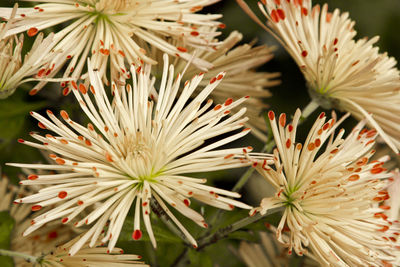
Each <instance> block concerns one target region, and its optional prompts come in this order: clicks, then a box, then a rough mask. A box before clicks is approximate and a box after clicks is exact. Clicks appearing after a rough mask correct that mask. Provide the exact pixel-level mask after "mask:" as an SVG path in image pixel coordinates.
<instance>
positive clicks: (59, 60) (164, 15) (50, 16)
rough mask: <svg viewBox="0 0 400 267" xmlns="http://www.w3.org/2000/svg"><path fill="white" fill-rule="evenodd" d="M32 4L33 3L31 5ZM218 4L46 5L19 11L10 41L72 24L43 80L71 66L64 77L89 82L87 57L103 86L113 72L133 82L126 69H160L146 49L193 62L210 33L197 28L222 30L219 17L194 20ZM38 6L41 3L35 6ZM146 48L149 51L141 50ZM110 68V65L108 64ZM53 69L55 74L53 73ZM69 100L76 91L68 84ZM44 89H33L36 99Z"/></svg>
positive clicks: (124, 0) (60, 36) (2, 12)
mask: <svg viewBox="0 0 400 267" xmlns="http://www.w3.org/2000/svg"><path fill="white" fill-rule="evenodd" d="M27 1H30V0H27ZM216 1H218V0H189V1H186V0H185V1H165V0H155V1H148V0H139V1H134V0H117V1H114V0H79V1H76V0H65V1H57V0H43V1H39V2H41V4H38V5H36V6H35V7H33V8H19V9H18V12H17V16H16V21H15V22H14V23H13V27H12V28H10V30H9V31H8V33H7V35H11V34H16V33H20V32H24V31H27V33H28V35H29V36H33V35H35V34H36V33H37V32H38V31H40V30H43V29H47V28H49V27H52V26H55V25H58V24H61V23H68V24H67V25H65V28H63V29H62V30H60V31H58V32H56V33H55V35H54V40H55V42H56V45H55V46H54V49H55V50H57V51H62V52H61V53H59V54H58V55H56V56H55V57H53V58H52V60H51V61H50V62H49V65H48V67H47V68H43V69H41V70H39V73H38V74H40V75H41V76H42V77H43V78H45V77H52V76H53V75H55V74H56V73H57V72H58V71H59V70H60V68H61V67H62V66H63V65H64V64H66V63H67V68H66V70H65V73H64V76H63V77H73V78H74V79H80V78H86V77H87V74H84V75H83V76H81V74H82V70H83V67H84V66H85V63H86V58H87V56H90V57H91V59H92V64H93V66H94V67H95V68H97V69H98V70H99V73H100V75H101V76H102V79H103V82H107V81H108V80H107V74H106V70H107V67H108V65H109V66H110V69H111V79H112V81H116V80H118V79H120V78H121V76H123V78H122V79H124V78H127V77H129V73H128V69H127V68H126V67H125V63H128V64H132V63H135V64H136V65H141V64H142V63H143V62H146V63H151V64H156V63H157V61H155V60H154V59H152V58H151V57H149V56H147V55H146V50H145V48H146V47H147V45H150V46H154V47H157V48H159V49H160V50H162V51H163V52H165V53H168V54H170V55H172V56H176V57H182V58H184V59H186V60H189V59H191V58H192V56H191V55H190V54H189V53H187V47H190V46H193V45H194V46H202V45H204V41H203V40H202V38H201V37H203V36H207V35H209V34H216V33H210V32H202V31H197V30H196V29H195V28H196V27H197V26H203V25H208V26H218V25H222V24H221V23H219V22H217V21H216V20H215V19H218V18H220V17H221V15H218V14H195V12H197V11H199V10H201V9H202V6H206V5H211V4H213V3H215V2H216ZM35 2H36V1H35ZM9 13H10V9H7V8H3V9H0V16H3V17H7V15H8V14H9ZM164 37H167V38H173V39H182V40H183V41H184V43H185V47H182V46H179V47H175V46H173V45H171V44H170V43H168V42H166V41H165V40H164V39H163V38H164ZM142 46H144V47H142ZM108 62H109V64H107V63H108ZM192 63H193V64H195V65H197V66H199V67H200V68H202V69H207V68H210V67H211V66H212V65H211V64H210V63H208V62H206V61H204V60H200V59H198V58H194V59H193V60H192ZM53 64H55V65H56V68H54V69H52V70H51V72H49V71H48V68H51V66H53ZM62 85H64V86H67V87H66V89H64V90H65V94H67V93H68V92H69V89H71V87H70V86H68V84H67V83H64V84H62ZM38 89H39V88H36V87H35V88H34V89H33V90H32V93H35V92H37V90H38Z"/></svg>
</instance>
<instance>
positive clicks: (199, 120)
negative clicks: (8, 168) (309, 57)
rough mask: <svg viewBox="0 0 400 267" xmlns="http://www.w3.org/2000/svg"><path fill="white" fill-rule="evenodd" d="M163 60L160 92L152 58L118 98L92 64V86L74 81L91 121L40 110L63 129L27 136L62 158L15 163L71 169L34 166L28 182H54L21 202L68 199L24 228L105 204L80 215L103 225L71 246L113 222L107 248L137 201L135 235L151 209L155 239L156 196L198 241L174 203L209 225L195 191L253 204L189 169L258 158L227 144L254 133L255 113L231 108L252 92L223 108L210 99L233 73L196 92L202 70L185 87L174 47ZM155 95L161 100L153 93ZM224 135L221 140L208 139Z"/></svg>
mask: <svg viewBox="0 0 400 267" xmlns="http://www.w3.org/2000/svg"><path fill="white" fill-rule="evenodd" d="M164 60H165V61H164V73H163V77H162V80H161V84H160V87H159V88H160V89H159V91H158V92H159V93H158V94H157V93H156V92H155V90H152V89H153V84H154V79H153V80H151V79H150V78H149V76H150V65H146V67H145V68H144V69H143V68H141V67H139V68H137V69H136V71H135V69H134V68H132V69H131V71H132V74H133V86H130V85H128V86H127V87H126V88H124V87H118V86H116V85H115V84H113V85H112V89H113V90H112V91H113V94H115V97H114V99H113V101H112V103H111V102H110V101H109V100H108V97H107V95H106V92H105V90H104V88H103V85H102V83H101V80H100V76H99V74H98V72H94V71H92V70H91V68H90V66H89V74H90V81H91V83H92V85H91V86H90V88H86V86H84V85H83V84H80V85H79V86H77V85H76V84H75V83H72V85H73V87H74V90H73V93H74V95H75V97H76V98H77V100H78V101H79V103H80V106H81V108H82V111H83V112H84V113H85V114H86V115H87V116H88V118H89V119H90V120H91V123H90V124H88V127H83V126H81V125H80V124H78V123H77V122H74V121H72V120H71V119H70V118H69V116H68V114H67V113H66V112H65V111H61V117H62V118H63V119H64V121H65V122H62V121H60V120H59V119H58V118H57V117H56V116H55V115H54V114H53V113H52V112H51V111H48V112H47V115H48V116H49V118H50V120H48V119H46V118H45V117H43V116H41V115H39V114H37V113H35V112H32V116H33V117H35V118H36V119H37V120H39V126H40V127H41V128H45V129H49V130H51V131H53V132H54V133H55V136H53V135H51V134H46V136H41V135H39V134H36V133H32V137H34V138H35V139H37V140H39V141H40V142H43V144H37V143H33V142H28V141H24V140H20V142H23V143H25V144H27V145H31V146H34V147H37V148H39V149H44V150H48V151H50V152H53V154H51V155H50V156H51V157H52V158H53V159H54V162H55V164H50V165H44V164H10V165H13V166H17V167H28V168H31V169H50V170H62V171H63V172H64V173H62V174H54V175H32V176H30V177H28V178H29V179H28V180H25V181H22V184H31V185H32V184H42V185H46V188H44V189H42V190H41V191H40V192H39V193H37V194H34V195H31V196H28V197H25V198H21V199H19V200H17V201H19V202H21V203H35V205H34V206H32V210H40V209H41V208H42V207H45V206H48V205H51V204H54V203H58V204H59V205H58V206H57V207H56V208H54V209H52V210H50V211H49V212H46V213H44V214H42V215H40V216H38V217H36V218H35V219H34V222H33V225H32V226H31V227H29V228H28V229H27V231H25V233H24V234H25V235H27V234H29V233H31V232H32V231H34V230H35V229H38V228H40V227H41V226H42V225H44V224H45V223H46V222H48V221H52V220H55V219H58V220H62V221H63V222H64V223H67V222H70V221H72V220H73V219H74V218H75V217H76V216H77V215H78V214H80V213H81V212H82V211H83V210H84V209H85V208H87V207H89V206H92V205H93V204H95V203H97V206H95V207H94V210H93V212H91V213H90V214H89V215H87V216H86V217H85V218H83V219H82V220H78V221H77V222H76V226H81V225H83V224H94V225H93V226H92V227H91V228H90V230H89V231H88V232H87V233H86V234H85V235H83V237H82V238H81V239H80V241H79V242H77V243H76V244H75V245H74V246H73V247H72V248H71V254H74V253H75V252H76V251H77V250H78V249H79V248H80V247H81V246H82V245H83V244H84V243H85V242H86V240H88V239H89V238H91V243H90V244H91V245H93V244H94V243H95V242H96V240H97V238H98V237H99V235H100V233H101V231H102V230H103V228H104V226H105V225H106V223H107V222H108V221H109V224H108V230H107V234H106V235H105V238H104V239H103V242H106V241H108V240H110V242H109V245H108V247H109V249H110V250H111V249H112V248H113V247H114V245H115V243H116V242H117V239H118V236H119V233H120V231H121V228H122V225H123V223H124V220H125V218H126V216H127V213H128V211H129V210H130V207H131V206H132V207H134V229H133V230H134V231H133V235H132V237H133V239H135V240H138V239H140V238H141V236H142V232H141V230H140V221H141V217H142V218H143V221H144V224H145V227H146V229H147V232H148V233H149V236H150V239H151V241H152V243H153V245H154V246H155V245H156V241H155V238H154V235H153V232H152V228H151V223H150V207H149V206H150V199H151V198H153V199H154V201H156V202H157V203H158V204H159V206H160V207H161V208H162V209H163V212H165V213H166V214H167V215H168V216H169V217H170V219H171V220H172V221H173V222H174V223H175V224H176V225H177V226H178V227H179V228H180V230H181V231H182V232H183V233H184V235H185V236H186V237H187V239H188V240H189V241H190V242H191V243H192V244H193V245H194V246H196V241H195V240H194V238H193V237H192V236H191V235H190V234H189V233H188V231H187V230H186V229H185V227H184V226H183V225H182V224H181V223H180V222H179V220H178V219H177V218H176V217H175V216H174V214H173V213H172V212H171V211H170V209H169V208H168V207H167V204H166V203H168V204H169V205H170V206H172V207H174V208H175V209H176V210H177V211H179V212H180V213H182V214H183V215H184V216H186V217H188V218H190V219H191V220H193V221H194V222H196V223H197V224H198V225H200V226H202V227H207V224H206V223H205V221H204V219H203V217H202V215H200V214H199V213H197V212H196V211H194V210H193V209H191V208H190V200H189V199H190V198H191V197H193V198H195V199H197V200H199V201H201V202H204V203H206V204H209V205H212V206H215V207H218V208H222V209H227V210H231V209H233V207H234V206H237V207H241V208H250V207H249V206H248V205H246V204H243V203H241V202H238V201H236V200H233V199H231V198H228V197H240V195H239V194H238V193H235V192H230V191H226V190H222V189H218V188H214V187H211V186H207V185H204V183H205V182H206V179H199V178H190V177H188V176H187V175H185V174H188V173H196V172H207V171H215V170H223V169H229V168H235V167H242V166H248V165H249V162H248V161H246V160H245V159H243V158H242V156H241V155H242V154H243V151H245V152H247V151H250V150H251V148H248V147H245V148H220V147H221V146H224V145H225V144H228V143H230V142H232V141H234V140H236V139H238V138H240V137H242V136H244V135H246V134H247V133H249V131H250V129H249V128H245V129H243V130H241V131H240V130H239V129H240V128H242V127H243V124H244V123H245V122H246V121H247V118H243V114H244V113H245V110H246V109H245V108H242V109H241V110H240V111H239V112H238V113H236V114H235V115H232V116H228V114H229V113H230V109H232V108H235V107H237V106H238V105H239V104H241V103H242V102H243V101H245V100H246V97H243V98H241V99H239V100H237V101H233V100H232V99H231V98H229V99H227V100H226V101H225V102H224V103H223V104H218V105H216V106H215V107H212V101H211V100H209V101H207V102H206V103H203V102H204V100H205V99H206V98H207V97H208V95H209V94H210V93H211V91H212V90H214V88H215V87H216V86H217V85H218V84H219V83H220V82H221V80H222V79H223V77H224V75H225V74H224V73H220V74H218V75H217V76H216V78H215V79H212V80H211V81H210V83H209V84H208V86H206V87H205V88H204V90H203V91H202V92H201V93H200V94H198V95H197V96H196V97H195V98H194V99H192V100H190V97H191V95H192V93H193V91H194V90H195V89H196V87H197V86H198V85H199V83H200V82H201V80H202V78H203V74H200V75H196V76H194V77H193V78H192V80H190V81H187V82H185V86H184V88H183V89H182V90H179V87H180V83H181V78H182V75H180V74H178V75H177V77H174V68H173V66H172V65H171V66H170V67H169V69H168V57H167V56H165V57H164ZM136 72H138V74H137V75H136ZM89 89H90V90H89ZM179 91H180V93H179V94H178V92H179ZM90 95H92V96H90ZM178 95H179V96H178ZM149 96H150V97H151V98H153V99H156V102H153V101H152V100H149ZM92 99H94V100H92ZM236 130H239V131H238V132H235V131H236ZM222 134H224V135H225V136H224V137H223V138H221V139H220V140H217V141H212V142H208V141H207V140H209V139H210V138H214V137H219V136H220V135H222ZM99 203H100V204H99ZM92 207H93V206H92Z"/></svg>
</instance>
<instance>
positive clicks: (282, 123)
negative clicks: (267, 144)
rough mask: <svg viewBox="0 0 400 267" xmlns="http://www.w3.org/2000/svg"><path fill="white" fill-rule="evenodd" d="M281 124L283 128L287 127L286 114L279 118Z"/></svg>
mask: <svg viewBox="0 0 400 267" xmlns="http://www.w3.org/2000/svg"><path fill="white" fill-rule="evenodd" d="M279 124H280V125H281V126H282V127H285V125H286V114H285V113H282V114H281V115H280V116H279Z"/></svg>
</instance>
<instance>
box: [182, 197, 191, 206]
mask: <svg viewBox="0 0 400 267" xmlns="http://www.w3.org/2000/svg"><path fill="white" fill-rule="evenodd" d="M183 203H184V204H185V205H186V206H187V207H189V205H190V203H189V200H188V199H186V198H185V199H184V200H183Z"/></svg>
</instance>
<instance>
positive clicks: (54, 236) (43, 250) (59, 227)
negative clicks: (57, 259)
mask: <svg viewBox="0 0 400 267" xmlns="http://www.w3.org/2000/svg"><path fill="white" fill-rule="evenodd" d="M31 193H32V192H30V191H28V190H26V189H25V188H18V187H17V186H15V185H12V184H10V182H9V180H8V178H7V177H2V178H1V180H0V199H1V205H0V211H8V212H9V214H10V216H11V217H12V218H13V219H14V222H15V225H14V228H13V231H12V234H11V242H10V250H12V251H16V252H20V253H24V254H27V255H32V256H35V257H41V256H42V255H44V254H47V253H50V251H52V250H53V249H54V248H55V247H56V245H60V244H63V243H66V242H68V241H70V240H71V239H73V238H74V237H76V236H77V234H78V233H77V232H76V230H75V229H74V228H73V227H71V226H70V225H64V224H62V223H61V222H60V221H54V222H51V223H48V224H46V227H43V228H41V229H39V230H38V231H37V232H35V234H34V235H31V236H28V237H23V236H22V233H23V232H24V230H25V229H26V228H27V227H28V226H29V225H30V224H31V221H32V219H33V216H32V211H31V209H30V207H28V206H25V205H13V204H12V202H13V200H14V199H15V198H16V197H23V196H27V195H28V194H31ZM14 261H15V264H16V265H17V266H19V267H29V266H32V263H29V262H26V261H25V260H24V259H22V258H19V257H16V258H14Z"/></svg>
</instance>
